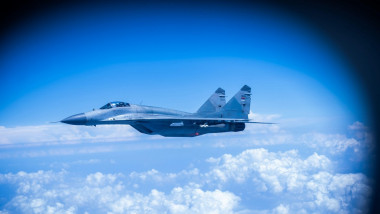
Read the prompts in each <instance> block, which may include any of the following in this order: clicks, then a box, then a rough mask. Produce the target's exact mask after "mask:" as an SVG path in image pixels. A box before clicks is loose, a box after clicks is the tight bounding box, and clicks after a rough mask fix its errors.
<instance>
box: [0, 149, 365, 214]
mask: <svg viewBox="0 0 380 214" xmlns="http://www.w3.org/2000/svg"><path fill="white" fill-rule="evenodd" d="M205 163H208V164H209V170H207V171H204V172H201V171H200V170H198V169H197V168H193V169H189V170H182V171H180V172H171V173H163V172H159V171H158V170H154V169H152V170H149V171H146V172H131V173H129V174H123V173H116V174H104V173H101V172H96V173H92V174H88V175H87V176H86V177H85V178H83V177H75V176H72V175H71V174H70V173H69V172H66V171H60V172H52V171H38V172H35V173H25V172H18V173H16V174H12V173H8V174H1V175H0V182H1V183H2V184H9V185H14V186H15V187H16V188H17V191H16V192H17V194H16V196H15V197H13V198H12V199H11V200H10V202H9V203H8V204H7V205H6V206H5V207H4V208H5V209H4V210H3V211H4V212H6V211H10V212H33V213H63V212H66V213H74V212H90V213H91V212H104V213H105V212H108V213H163V212H164V213H165V212H167V213H234V212H263V213H271V212H273V213H276V212H277V213H287V212H288V213H310V212H317V213H331V212H333V213H348V212H357V213H360V211H361V210H362V209H363V206H364V205H365V201H366V198H367V197H368V196H369V194H370V193H371V188H370V187H369V184H368V179H367V177H366V176H365V175H364V174H362V173H346V174H342V173H335V172H334V165H333V164H332V162H331V161H330V160H329V159H328V158H327V157H326V156H324V155H319V154H317V153H314V154H311V155H309V156H307V157H305V158H302V157H301V156H300V155H299V154H298V151H296V150H289V151H286V152H270V151H268V150H267V149H262V148H260V149H248V150H245V151H243V152H242V153H240V154H237V155H235V156H234V155H230V154H224V155H222V156H220V157H217V158H209V159H207V160H205ZM245 197H248V198H252V199H253V200H252V202H256V201H257V203H260V200H262V198H266V200H267V202H268V201H269V202H270V203H269V204H272V206H268V207H266V208H265V209H257V208H256V206H257V205H258V204H255V203H254V204H250V205H248V204H246V203H247V202H246V201H244V198H245Z"/></svg>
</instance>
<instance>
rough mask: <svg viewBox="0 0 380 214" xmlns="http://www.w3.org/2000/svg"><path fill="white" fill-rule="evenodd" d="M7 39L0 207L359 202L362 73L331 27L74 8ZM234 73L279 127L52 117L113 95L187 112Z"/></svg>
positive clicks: (329, 205)
mask: <svg viewBox="0 0 380 214" xmlns="http://www.w3.org/2000/svg"><path fill="white" fill-rule="evenodd" d="M6 41H7V42H6V45H5V46H4V47H2V49H1V52H0V56H1V61H0V70H1V73H0V75H1V78H0V79H1V84H0V90H1V91H2V92H3V93H1V94H0V100H1V101H0V102H1V105H0V126H1V127H0V133H1V134H0V136H1V138H0V140H1V141H0V146H1V151H0V164H1V165H0V166H1V167H0V173H1V174H0V189H1V190H2V191H0V192H2V193H1V195H0V209H2V210H3V211H10V212H12V211H13V212H15V211H22V212H35V213H39V212H42V213H46V212H52V213H56V212H61V211H62V212H63V211H67V212H74V213H75V212H86V211H88V212H90V213H92V212H96V211H99V210H101V211H104V212H107V211H110V212H113V213H118V212H121V213H124V212H126V211H133V210H134V211H137V212H142V209H145V212H147V210H146V209H148V210H149V209H152V210H153V211H156V212H158V213H160V212H162V211H168V212H173V213H178V212H179V213H187V212H188V213H194V212H199V213H204V212H208V211H210V210H207V209H211V210H214V211H216V212H218V210H219V212H223V211H230V212H232V213H235V212H236V213H239V212H241V213H286V212H289V213H294V212H295V211H297V212H300V213H302V212H306V213H307V212H311V211H317V212H322V213H325V212H332V213H337V212H345V211H350V210H354V211H358V212H360V211H361V210H362V209H364V208H363V204H361V203H363V201H365V200H364V199H365V198H366V197H367V196H368V193H369V192H370V186H369V180H370V175H369V174H368V173H369V171H368V164H367V161H368V160H367V159H366V154H367V152H369V151H370V150H371V148H372V147H371V133H370V131H369V129H368V127H367V126H368V120H369V119H368V115H367V113H366V112H367V111H366V104H365V103H366V100H365V98H364V96H363V93H362V91H361V86H360V85H358V83H357V82H355V80H354V78H353V77H352V76H350V71H351V68H350V64H349V63H348V62H346V61H345V59H344V58H342V56H341V55H340V53H339V52H337V51H336V50H335V49H334V45H333V44H332V43H331V42H330V41H329V38H325V37H322V36H321V35H320V34H319V32H318V30H316V29H314V28H313V27H312V26H309V25H308V24H307V23H304V22H303V21H302V20H299V19H297V17H294V16H292V15H290V14H288V13H286V12H285V11H281V10H280V9H276V8H270V7H265V6H258V7H257V9H255V10H248V9H247V10H245V9H243V8H234V7H232V8H226V7H207V6H205V7H200V8H197V7H188V8H183V7H178V8H176V7H164V6H157V7H137V6H133V7H132V8H128V7H125V6H120V7H115V6H106V5H105V6H104V7H92V8H86V10H84V8H83V7H78V8H71V9H69V10H67V9H62V10H60V11H54V12H46V13H43V14H41V15H40V16H38V17H34V18H33V19H31V20H28V21H25V24H24V25H22V26H20V27H19V28H17V29H15V30H14V31H13V32H9V34H8V37H6ZM244 84H247V85H249V86H251V87H252V89H253V95H252V97H253V99H252V105H251V110H252V112H253V118H254V119H255V120H258V121H268V122H277V123H278V124H277V125H268V126H255V125H249V127H247V130H246V131H244V132H242V133H226V134H219V135H206V136H201V137H198V138H163V137H158V136H153V137H152V136H144V135H141V134H140V133H138V132H137V131H135V130H133V129H132V128H130V127H128V126H113V127H112V126H103V127H102V126H100V127H96V128H95V127H77V126H68V125H63V124H62V125H61V124H50V123H49V122H51V121H59V120H61V119H63V118H65V117H67V116H70V115H72V114H75V113H80V112H86V111H90V110H92V108H99V107H100V106H102V105H104V104H105V103H107V102H109V101H113V100H123V101H129V102H131V103H136V104H139V103H142V104H145V105H153V106H161V107H167V108H173V109H178V110H183V111H188V112H195V111H196V110H197V109H198V108H199V106H201V104H202V103H203V102H204V101H205V100H206V99H207V98H208V97H209V96H210V95H211V93H212V92H213V91H214V90H215V89H216V88H218V87H222V88H224V89H225V90H226V93H227V98H229V97H232V96H233V94H234V93H235V92H236V91H237V90H238V89H240V87H241V86H242V85H244ZM228 96H229V97H228ZM260 166H262V167H260ZM241 169H244V170H241ZM63 187H68V188H67V191H66V192H65V191H63ZM347 189H349V190H350V191H348V192H349V195H347V194H348V193H347V191H346V190H347ZM91 195H92V197H89V196H91ZM71 196H73V197H74V198H75V199H77V200H73V199H72V198H71ZM300 196H301V197H300ZM196 199H200V200H196ZM94 204H95V205H94Z"/></svg>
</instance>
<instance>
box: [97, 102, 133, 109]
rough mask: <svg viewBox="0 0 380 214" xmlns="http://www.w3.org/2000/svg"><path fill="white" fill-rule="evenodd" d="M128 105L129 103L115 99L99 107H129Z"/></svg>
mask: <svg viewBox="0 0 380 214" xmlns="http://www.w3.org/2000/svg"><path fill="white" fill-rule="evenodd" d="M129 106H131V105H129V103H125V102H119V101H115V102H110V103H107V104H106V105H104V106H103V107H101V108H100V109H110V108H118V107H129Z"/></svg>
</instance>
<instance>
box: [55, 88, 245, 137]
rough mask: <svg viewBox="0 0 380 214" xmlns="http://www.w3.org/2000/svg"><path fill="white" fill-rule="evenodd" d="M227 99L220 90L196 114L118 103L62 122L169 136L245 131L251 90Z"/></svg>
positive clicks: (242, 91)
mask: <svg viewBox="0 0 380 214" xmlns="http://www.w3.org/2000/svg"><path fill="white" fill-rule="evenodd" d="M225 97H226V96H225V91H224V90H223V89H222V88H218V89H217V90H216V91H215V92H214V93H213V94H212V95H211V97H210V98H209V99H208V100H206V102H205V103H204V104H203V105H202V106H201V107H200V108H199V109H198V111H197V112H196V113H188V112H183V111H177V110H172V109H166V108H160V107H153V106H143V105H132V104H129V103H126V102H120V101H116V102H110V103H107V104H106V105H104V106H102V107H101V108H100V109H97V110H93V111H90V112H86V113H81V114H76V115H73V116H71V117H68V118H66V119H64V120H62V121H61V122H63V123H67V124H72V125H87V126H97V125H112V124H125V125H130V126H132V127H133V128H135V129H136V130H137V131H139V132H141V133H144V134H150V135H154V134H158V135H162V136H166V137H194V136H198V135H203V134H207V133H220V132H231V131H232V132H238V131H243V130H244V129H245V123H249V120H248V114H249V112H250V103H251V88H250V87H249V86H247V85H244V86H243V87H242V88H241V89H240V90H239V91H238V92H237V93H236V94H235V96H233V97H232V98H231V99H230V100H229V101H228V102H227V103H226V100H225Z"/></svg>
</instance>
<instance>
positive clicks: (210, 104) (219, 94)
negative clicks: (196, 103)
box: [197, 88, 226, 114]
mask: <svg viewBox="0 0 380 214" xmlns="http://www.w3.org/2000/svg"><path fill="white" fill-rule="evenodd" d="M225 104H226V92H225V91H224V90H223V89H222V88H218V89H216V91H215V93H214V94H212V95H211V97H210V98H209V99H208V100H207V101H206V102H205V103H204V104H203V105H202V106H201V107H200V108H199V109H198V111H197V113H198V114H209V113H214V112H218V111H220V110H221V109H222V108H223V106H224V105H225Z"/></svg>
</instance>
